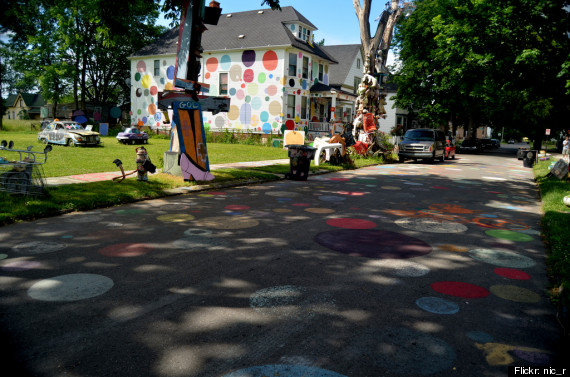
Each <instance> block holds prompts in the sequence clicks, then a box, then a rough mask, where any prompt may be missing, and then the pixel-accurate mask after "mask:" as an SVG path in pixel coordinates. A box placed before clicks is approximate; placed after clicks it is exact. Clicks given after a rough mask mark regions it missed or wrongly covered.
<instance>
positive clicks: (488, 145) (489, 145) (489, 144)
mask: <svg viewBox="0 0 570 377" xmlns="http://www.w3.org/2000/svg"><path fill="white" fill-rule="evenodd" d="M480 140H481V144H482V145H483V149H494V148H496V147H495V143H493V139H480Z"/></svg>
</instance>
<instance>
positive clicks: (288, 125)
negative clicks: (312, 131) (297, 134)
mask: <svg viewBox="0 0 570 377" xmlns="http://www.w3.org/2000/svg"><path fill="white" fill-rule="evenodd" d="M285 127H286V128H287V129H288V130H289V131H291V130H294V129H295V121H294V120H292V119H289V120H288V121H287V122H285Z"/></svg>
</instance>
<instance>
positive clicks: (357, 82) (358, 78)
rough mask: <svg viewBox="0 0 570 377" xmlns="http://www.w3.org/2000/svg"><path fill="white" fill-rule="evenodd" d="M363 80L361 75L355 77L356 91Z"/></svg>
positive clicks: (355, 91)
mask: <svg viewBox="0 0 570 377" xmlns="http://www.w3.org/2000/svg"><path fill="white" fill-rule="evenodd" d="M361 82H362V78H360V77H356V76H355V77H354V93H357V92H358V86H359V85H360V83H361Z"/></svg>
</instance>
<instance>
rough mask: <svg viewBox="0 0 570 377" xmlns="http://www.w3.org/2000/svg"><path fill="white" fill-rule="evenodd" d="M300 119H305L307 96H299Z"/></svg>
mask: <svg viewBox="0 0 570 377" xmlns="http://www.w3.org/2000/svg"><path fill="white" fill-rule="evenodd" d="M301 119H307V97H305V96H302V97H301Z"/></svg>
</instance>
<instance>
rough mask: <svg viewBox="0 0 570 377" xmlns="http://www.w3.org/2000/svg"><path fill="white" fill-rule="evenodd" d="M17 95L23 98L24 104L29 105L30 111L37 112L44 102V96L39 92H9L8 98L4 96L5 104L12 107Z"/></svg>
mask: <svg viewBox="0 0 570 377" xmlns="http://www.w3.org/2000/svg"><path fill="white" fill-rule="evenodd" d="M19 96H22V99H23V100H24V103H25V106H26V107H30V108H31V109H30V111H29V112H30V113H39V111H40V110H39V109H40V107H42V106H44V105H45V104H46V101H45V100H44V97H42V95H41V94H39V93H36V94H34V93H18V94H10V95H9V96H8V98H6V105H7V106H8V107H13V106H15V105H16V101H17V100H18V98H19Z"/></svg>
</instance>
